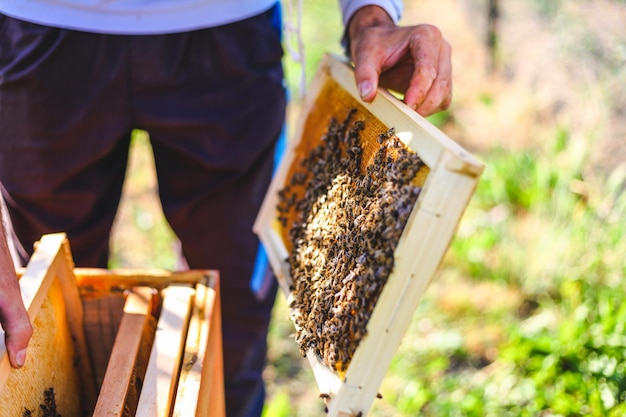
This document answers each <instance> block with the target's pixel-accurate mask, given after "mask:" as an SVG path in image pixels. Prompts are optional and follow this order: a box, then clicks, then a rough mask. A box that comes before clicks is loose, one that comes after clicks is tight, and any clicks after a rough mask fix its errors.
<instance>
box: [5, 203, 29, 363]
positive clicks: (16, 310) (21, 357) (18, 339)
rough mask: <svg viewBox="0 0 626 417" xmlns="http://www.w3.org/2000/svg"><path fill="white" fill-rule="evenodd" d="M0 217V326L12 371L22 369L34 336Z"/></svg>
mask: <svg viewBox="0 0 626 417" xmlns="http://www.w3.org/2000/svg"><path fill="white" fill-rule="evenodd" d="M4 236H5V233H4V228H3V226H2V216H1V215H0V324H1V325H2V328H3V329H4V332H5V335H4V343H5V345H6V347H7V352H8V354H9V362H11V366H12V367H14V368H19V367H21V366H22V365H24V361H25V360H26V347H27V346H28V342H29V341H30V338H31V336H32V334H33V327H32V325H31V323H30V319H29V318H28V313H27V312H26V309H25V308H24V303H23V301H22V295H21V293H20V286H19V282H18V280H17V276H16V275H15V267H14V266H13V261H12V260H11V256H10V255H9V248H8V247H7V243H6V240H5V238H4Z"/></svg>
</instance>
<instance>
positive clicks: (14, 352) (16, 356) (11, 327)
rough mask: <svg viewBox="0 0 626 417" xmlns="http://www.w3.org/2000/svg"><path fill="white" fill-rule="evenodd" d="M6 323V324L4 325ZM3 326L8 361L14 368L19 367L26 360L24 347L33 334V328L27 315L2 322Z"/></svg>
mask: <svg viewBox="0 0 626 417" xmlns="http://www.w3.org/2000/svg"><path fill="white" fill-rule="evenodd" d="M5 324H6V326H5ZM3 326H5V336H4V343H5V345H6V347H7V353H8V354H9V362H11V366H12V367H14V368H20V367H22V365H24V362H25V361H26V348H27V347H28V342H29V341H30V338H31V336H32V334H33V328H32V326H31V324H30V321H29V320H28V315H25V317H22V316H20V317H18V318H16V320H15V323H14V322H13V319H11V320H8V321H7V323H3Z"/></svg>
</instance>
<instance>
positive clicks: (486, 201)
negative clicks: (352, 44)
mask: <svg viewBox="0 0 626 417" xmlns="http://www.w3.org/2000/svg"><path fill="white" fill-rule="evenodd" d="M291 3H293V4H294V5H295V3H296V2H291ZM291 3H288V2H285V9H286V10H285V14H286V20H287V21H288V23H290V24H292V25H295V24H297V14H295V10H294V13H290V9H289V6H290V5H291ZM405 3H406V4H405V7H406V10H405V14H404V17H403V20H402V23H404V24H417V23H424V22H427V23H432V24H435V25H437V26H439V27H440V29H441V30H442V31H443V33H444V36H445V37H446V38H447V40H448V41H449V42H450V43H451V45H452V48H453V65H454V90H455V96H454V100H453V102H452V105H451V107H450V109H449V110H448V111H446V112H443V113H440V114H438V115H436V116H434V117H431V121H432V122H433V123H435V124H437V125H438V126H439V127H440V128H441V129H442V130H443V131H444V132H446V133H447V134H448V135H449V136H450V137H451V138H453V139H454V140H455V141H457V142H459V143H460V144H461V145H462V146H464V147H465V148H467V149H468V150H470V151H471V152H472V153H474V154H475V155H476V156H477V157H478V158H479V159H481V160H482V161H483V162H484V163H485V165H486V169H485V172H484V174H483V176H482V178H481V181H480V184H479V186H478V189H477V191H476V194H475V196H474V198H473V199H472V201H471V203H470V205H469V207H468V209H467V211H466V213H465V216H464V217H463V219H462V222H461V224H460V227H459V230H458V232H457V235H456V237H455V239H454V240H453V242H452V245H451V247H450V250H449V251H448V253H447V255H446V257H445V260H444V262H443V264H442V266H441V270H440V272H439V273H438V274H437V276H436V277H435V279H434V280H433V282H432V284H431V285H430V287H429V289H428V290H427V292H426V294H425V296H424V299H423V301H422V303H421V304H420V306H419V308H418V310H417V311H416V313H415V316H414V319H413V321H412V324H411V327H410V329H409V331H408V332H407V334H406V336H405V338H404V341H403V343H402V345H401V347H400V349H399V351H398V353H397V355H396V357H395V359H394V361H393V363H392V365H391V367H390V369H389V372H388V374H387V376H386V378H385V380H384V382H383V385H382V387H381V393H382V394H383V399H382V400H376V401H375V403H374V406H373V408H372V410H371V415H373V416H416V415H424V416H583V415H584V416H623V415H626V359H625V357H626V303H623V302H622V301H623V299H624V279H625V276H626V239H624V237H623V236H624V234H625V232H626V193H624V189H625V187H626V181H625V179H626V164H625V161H626V141H625V139H624V138H625V137H626V112H625V110H624V109H626V90H625V88H624V86H626V65H625V64H626V25H625V24H624V22H626V2H624V1H618V0H594V1H589V0H570V1H567V2H566V1H557V0H502V1H499V2H496V1H493V0H489V1H488V0H482V1H481V0H438V1H436V2H435V1H406V2H405ZM494 6H497V8H495V9H494ZM303 8H304V13H303V21H302V22H301V28H302V35H303V40H304V44H305V54H304V56H305V58H306V65H305V70H306V72H305V74H306V79H307V80H310V78H311V77H312V76H313V74H314V73H315V69H316V67H317V64H318V62H319V59H320V58H321V56H322V54H323V53H324V52H327V51H331V52H335V53H341V52H342V49H341V47H340V45H339V38H340V37H341V31H342V26H341V21H340V16H339V11H338V7H337V4H336V2H335V1H334V0H332V1H331V0H305V1H304V2H303ZM287 41H288V39H287V40H286V43H287ZM290 45H292V46H293V45H295V43H293V42H291V43H290ZM286 46H287V45H286ZM285 65H286V71H287V78H288V84H289V89H290V97H291V101H290V108H289V114H288V116H289V119H288V124H289V126H290V125H291V124H292V123H293V122H294V121H295V120H296V119H297V116H298V111H299V104H300V90H299V88H300V87H299V79H300V67H299V65H298V63H297V62H294V60H293V59H291V58H290V57H289V56H286V58H285ZM112 251H113V257H112V260H111V266H112V267H132V266H138V267H161V268H168V269H173V268H176V267H177V255H176V253H177V250H176V241H175V239H174V237H173V235H172V233H171V231H170V230H169V228H168V226H167V224H166V223H165V222H164V220H163V217H162V214H161V211H160V204H159V202H158V200H157V198H156V180H155V177H154V172H153V167H152V160H151V154H150V149H149V143H148V138H147V136H146V135H145V133H143V132H136V135H135V137H134V141H133V152H132V154H131V161H130V171H129V173H128V179H127V182H126V186H125V190H124V198H123V202H122V206H121V207H120V211H119V214H118V219H117V222H116V226H115V232H114V236H113V239H112ZM292 331H293V328H292V325H291V323H290V322H289V320H288V312H287V308H286V306H285V301H284V299H283V297H282V295H279V297H278V299H277V305H276V308H275V317H274V321H273V325H272V329H271V332H270V336H269V337H270V339H269V341H270V351H269V363H268V366H267V370H266V373H265V376H266V380H267V383H268V403H267V407H266V413H265V414H266V416H267V417H283V416H285V417H286V416H289V417H295V416H299V417H307V416H319V415H322V414H323V404H322V402H321V400H320V399H319V398H318V394H319V391H318V390H317V387H316V386H315V382H314V379H313V376H312V373H311V371H310V369H309V368H308V365H307V364H306V363H305V362H304V360H303V359H302V358H301V357H300V355H299V353H298V349H297V347H296V345H295V342H294V340H293V338H292V337H291V336H290V335H291V333H292Z"/></svg>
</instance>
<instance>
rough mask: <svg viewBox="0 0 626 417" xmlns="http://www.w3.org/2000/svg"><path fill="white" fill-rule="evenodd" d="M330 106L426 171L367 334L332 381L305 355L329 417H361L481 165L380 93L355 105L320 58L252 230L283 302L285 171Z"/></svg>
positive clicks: (348, 70) (341, 70)
mask: <svg viewBox="0 0 626 417" xmlns="http://www.w3.org/2000/svg"><path fill="white" fill-rule="evenodd" d="M329 86H331V87H330V88H332V89H333V90H335V89H340V90H341V91H339V92H338V94H339V95H340V96H341V97H342V99H341V101H342V102H341V103H339V104H337V103H327V102H324V100H325V97H326V96H325V94H326V92H327V91H328V89H329ZM325 91H326V92H325ZM333 106H346V107H347V108H350V107H354V108H358V110H359V112H362V113H367V114H368V115H371V116H373V118H374V119H376V120H377V123H378V124H379V125H382V126H385V127H386V128H391V127H393V128H394V130H395V132H396V134H397V136H398V137H399V138H400V139H401V140H402V141H403V142H404V143H405V144H406V145H407V147H408V148H410V149H411V150H413V151H415V152H416V153H417V154H418V155H419V157H420V158H421V159H422V161H423V162H424V163H425V164H426V165H427V166H428V168H429V173H428V175H427V178H426V180H425V182H424V184H423V187H422V191H421V194H420V196H419V198H418V201H417V203H416V205H415V207H414V208H413V211H412V213H411V215H410V217H409V220H408V222H407V224H406V226H405V229H404V231H403V234H402V236H401V238H400V241H399V242H398V246H397V247H396V250H395V252H394V258H395V264H394V269H393V271H392V272H391V274H390V276H389V278H388V281H387V283H386V284H385V286H384V288H383V291H382V293H381V295H380V297H379V299H378V301H377V303H376V307H375V308H374V311H373V312H372V315H371V317H370V319H369V322H368V326H367V329H368V333H367V335H366V336H365V337H364V338H363V339H362V340H361V342H360V344H359V346H358V348H357V350H356V352H355V353H354V356H353V358H352V360H351V362H350V365H349V367H348V369H347V370H346V372H345V374H344V375H341V376H339V375H338V374H337V373H336V372H334V371H333V370H331V369H329V368H328V367H326V366H325V365H324V364H322V363H321V361H320V360H319V358H318V357H317V356H316V355H315V354H314V353H313V352H309V353H308V354H307V358H308V360H309V362H310V364H311V367H312V369H313V372H314V374H315V378H316V381H317V385H318V387H319V389H320V392H321V393H323V394H327V396H328V398H327V400H326V401H327V405H328V415H330V416H333V417H334V416H341V417H346V416H357V415H359V412H360V413H362V415H366V414H367V410H369V408H370V407H371V404H372V402H373V401H374V399H375V398H376V395H377V392H378V389H379V387H380V383H381V382H382V379H383V377H384V375H385V373H386V371H387V368H388V367H389V364H390V362H391V359H392V358H393V355H394V353H395V352H396V350H397V348H398V346H399V344H400V342H401V340H402V337H403V335H404V333H405V332H406V329H407V328H408V325H409V323H410V321H411V318H412V315H413V313H414V311H415V309H416V307H417V305H418V303H419V300H420V298H421V296H422V294H423V292H424V291H425V289H426V287H427V285H428V283H429V282H430V280H431V279H432V277H433V275H434V274H435V272H436V270H437V268H438V266H439V264H440V262H441V259H442V258H443V256H444V254H445V251H446V250H447V248H448V246H449V243H450V241H451V239H452V236H453V235H454V232H455V230H456V228H457V225H458V223H459V221H460V219H461V216H462V214H463V212H464V210H465V208H466V206H467V204H468V203H469V200H470V198H471V196H472V194H473V193H474V190H475V188H476V184H477V182H478V178H479V176H480V174H481V172H482V170H483V164H482V163H481V162H479V161H478V160H477V159H475V158H474V157H473V156H472V155H470V154H469V153H468V152H467V151H466V150H464V149H463V148H462V147H461V146H459V145H458V144H457V143H455V142H454V141H453V140H452V139H450V138H449V137H448V136H446V135H445V134H444V133H443V132H441V131H440V130H439V129H437V128H436V127H435V126H433V125H432V124H431V123H430V122H428V121H427V120H426V119H424V118H423V117H421V116H420V115H419V114H417V113H416V112H415V111H414V110H412V109H411V108H409V107H408V106H406V105H405V104H404V103H402V102H401V101H400V100H398V99H397V98H396V97H394V96H393V95H392V94H390V93H389V92H387V91H386V90H384V89H379V91H378V94H377V96H376V99H374V101H373V102H372V103H364V102H363V101H361V99H360V98H359V94H358V90H357V87H356V85H355V81H354V71H353V68H352V67H351V66H350V65H349V64H348V63H346V62H345V60H343V59H342V58H339V57H336V56H334V55H326V56H325V57H324V59H323V60H322V62H321V64H320V67H319V70H318V72H317V74H316V76H315V78H314V80H313V82H312V84H311V89H310V92H309V95H308V96H307V98H306V100H305V103H304V106H303V109H302V113H301V116H300V119H299V121H298V124H297V126H296V131H295V132H294V136H293V137H292V138H291V140H290V141H289V143H288V146H287V149H286V152H285V155H284V156H283V159H282V161H281V163H280V165H279V167H278V170H277V172H276V174H275V176H274V178H273V180H272V183H271V185H270V188H269V190H268V192H267V194H266V197H265V200H264V202H263V205H262V207H261V210H260V212H259V215H258V216H257V219H256V221H255V224H254V228H253V229H254V231H255V233H257V235H258V236H259V238H260V240H261V242H262V243H263V245H264V247H265V249H266V251H267V254H268V259H269V262H270V265H271V267H272V270H273V271H274V274H275V275H276V277H277V279H278V282H279V284H280V286H281V288H282V291H283V292H284V293H285V295H286V296H287V297H289V296H290V287H291V283H292V281H291V277H290V275H289V264H288V262H287V258H288V256H289V252H288V251H289V249H288V248H289V243H288V242H286V240H285V237H284V236H285V234H284V233H282V232H283V231H282V230H281V227H280V224H279V222H278V220H277V210H276V207H277V204H278V202H279V197H278V192H279V190H281V189H282V188H283V187H284V185H285V184H286V182H287V181H288V176H289V174H290V172H291V171H292V167H293V166H295V165H296V164H299V163H300V161H301V160H302V158H303V155H302V152H301V151H300V152H299V151H298V147H299V145H300V144H301V143H305V142H307V141H309V142H310V141H319V130H318V129H317V128H313V129H312V125H311V124H310V123H308V121H309V120H308V119H309V118H310V117H311V115H313V114H316V115H319V114H324V113H325V112H329V113H330V112H332V111H334V110H333V109H331V107H333ZM335 110H336V109H335ZM324 396H325V397H326V395H324Z"/></svg>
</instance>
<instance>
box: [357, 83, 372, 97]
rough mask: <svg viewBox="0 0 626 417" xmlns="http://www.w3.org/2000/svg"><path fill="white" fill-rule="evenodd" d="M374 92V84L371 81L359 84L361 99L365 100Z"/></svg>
mask: <svg viewBox="0 0 626 417" xmlns="http://www.w3.org/2000/svg"><path fill="white" fill-rule="evenodd" d="M371 92H372V83H371V82H369V81H362V82H361V83H360V84H359V95H360V96H361V98H365V97H367V96H368V95H370V93H371Z"/></svg>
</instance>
